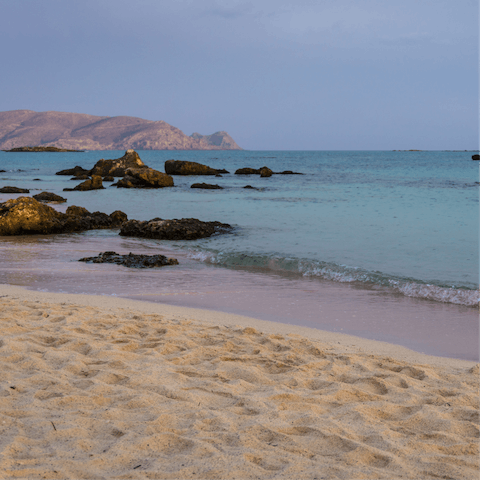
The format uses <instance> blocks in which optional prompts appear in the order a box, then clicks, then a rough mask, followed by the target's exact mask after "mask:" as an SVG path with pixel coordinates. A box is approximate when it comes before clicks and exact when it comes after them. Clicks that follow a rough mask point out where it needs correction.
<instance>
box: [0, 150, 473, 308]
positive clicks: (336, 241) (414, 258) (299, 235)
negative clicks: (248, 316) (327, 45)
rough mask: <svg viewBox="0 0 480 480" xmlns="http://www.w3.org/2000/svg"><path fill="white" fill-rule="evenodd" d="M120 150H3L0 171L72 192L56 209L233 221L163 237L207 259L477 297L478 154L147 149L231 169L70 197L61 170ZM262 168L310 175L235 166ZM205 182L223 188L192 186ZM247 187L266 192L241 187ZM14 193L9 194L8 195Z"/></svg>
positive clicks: (162, 157)
mask: <svg viewBox="0 0 480 480" xmlns="http://www.w3.org/2000/svg"><path fill="white" fill-rule="evenodd" d="M123 153H124V152H123V151H121V152H120V151H118V152H115V151H105V152H99V151H94V152H84V153H6V152H0V169H3V170H7V172H6V173H0V187H1V186H5V185H13V186H17V187H22V188H29V189H31V194H35V193H36V192H37V191H43V190H47V191H52V192H55V193H58V194H60V195H63V196H65V197H66V198H67V199H68V203H67V204H64V205H63V206H59V207H56V208H59V209H65V208H66V206H68V205H72V204H74V205H80V206H84V207H86V208H87V209H89V210H91V211H95V210H100V211H104V212H106V213H111V212H112V211H114V210H117V209H120V210H122V211H124V212H125V213H127V215H128V216H129V218H136V219H139V220H146V219H150V218H154V217H161V218H184V217H194V218H199V219H201V220H218V221H221V222H226V223H230V224H231V225H234V226H235V227H236V228H235V232H234V233H233V234H229V235H223V236H218V237H212V238H209V239H203V240H198V241H194V242H174V243H168V242H164V244H165V246H167V245H168V248H169V249H170V250H173V251H175V250H179V251H182V253H183V254H184V255H186V256H187V257H188V258H190V259H191V260H193V261H196V262H199V263H200V264H202V263H203V264H214V265H217V266H224V267H228V268H238V267H241V268H245V269H247V270H249V271H251V272H258V273H262V272H263V273H265V272H268V271H270V272H275V273H276V274H282V272H283V273H285V274H297V275H299V276H303V277H309V278H318V279H326V280H330V281H334V282H340V283H352V284H355V285H365V286H366V287H371V286H378V287H382V288H385V289H387V290H388V291H391V292H392V293H395V294H398V293H401V294H403V295H407V296H414V297H423V298H428V299H431V300H434V301H438V302H447V303H457V304H463V305H474V304H475V303H476V302H477V301H478V291H477V289H478V282H479V278H478V277H479V273H478V265H479V258H478V251H479V248H478V232H479V224H478V223H479V215H478V212H479V210H478V208H479V206H478V201H479V192H478V185H477V184H476V182H478V162H474V161H472V160H471V155H472V153H471V152H379V151H373V152H350V151H346V152H339V151H335V152H309V151H306V152H298V151H296V152H284V151H261V152H260V151H256V152H251V151H178V152H173V151H140V152H138V153H139V154H140V157H141V158H142V160H143V161H144V162H145V163H146V164H147V165H149V166H150V167H152V168H155V169H158V170H161V171H164V168H163V165H164V162H165V161H166V160H168V159H172V158H173V159H176V160H192V161H197V162H200V163H204V164H207V165H210V166H212V167H214V168H225V169H227V170H229V171H230V172H231V174H229V175H227V174H225V175H223V176H222V178H216V177H174V181H175V188H165V189H160V190H140V189H130V190H129V189H116V188H115V187H111V188H109V187H108V185H109V184H108V183H106V184H105V185H106V186H107V188H106V189H105V190H101V191H95V192H62V190H63V188H65V187H67V186H68V187H71V186H73V185H74V184H75V182H74V181H70V180H69V177H64V176H55V175H54V173H55V172H56V171H58V170H61V169H64V168H69V167H73V166H75V165H81V166H83V167H84V168H90V167H91V166H93V164H94V163H95V162H96V161H97V160H98V159H100V158H118V157H120V156H122V155H123ZM264 165H266V166H268V167H270V168H271V169H272V170H274V171H283V170H294V171H298V172H302V173H304V174H305V175H274V176H272V177H269V178H260V177H259V176H239V175H233V172H234V171H235V170H236V169H237V168H241V167H254V168H259V167H262V166H264ZM36 178H38V179H40V181H38V180H34V179H36ZM197 181H205V182H207V183H216V184H219V185H221V186H223V187H225V188H224V190H198V189H190V185H191V184H192V183H195V182H197ZM247 184H248V185H251V186H253V187H256V188H257V189H258V190H249V189H244V188H243V187H244V186H245V185H247ZM15 196H18V195H5V194H3V195H2V194H0V201H5V200H7V199H9V198H13V197H15ZM90 235H92V233H90ZM93 235H95V234H94V233H93ZM98 235H105V232H102V233H98ZM111 235H116V232H112V233H111ZM157 243H160V244H162V242H157Z"/></svg>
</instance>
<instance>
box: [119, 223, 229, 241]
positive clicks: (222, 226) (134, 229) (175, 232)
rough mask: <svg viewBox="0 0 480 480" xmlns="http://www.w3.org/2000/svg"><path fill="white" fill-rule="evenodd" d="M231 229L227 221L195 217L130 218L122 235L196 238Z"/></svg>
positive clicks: (174, 238)
mask: <svg viewBox="0 0 480 480" xmlns="http://www.w3.org/2000/svg"><path fill="white" fill-rule="evenodd" d="M231 230H232V227H231V226H230V225H228V224H226V223H220V222H202V221H200V220H197V219H195V218H182V219H180V220H176V219H175V220H162V219H161V218H154V219H152V220H149V221H145V222H141V221H138V220H129V221H127V222H125V223H124V224H123V225H122V227H121V229H120V235H123V236H126V237H128V236H129V237H142V238H157V239H164V240H196V239H197V238H206V237H210V236H212V235H213V234H215V233H227V232H230V231H231Z"/></svg>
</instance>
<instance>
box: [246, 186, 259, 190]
mask: <svg viewBox="0 0 480 480" xmlns="http://www.w3.org/2000/svg"><path fill="white" fill-rule="evenodd" d="M243 188H251V189H252V190H258V189H257V188H255V187H252V186H251V185H245V186H244V187H243Z"/></svg>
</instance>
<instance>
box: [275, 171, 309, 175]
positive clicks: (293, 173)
mask: <svg viewBox="0 0 480 480" xmlns="http://www.w3.org/2000/svg"><path fill="white" fill-rule="evenodd" d="M275 173H276V175H304V173H300V172H292V171H291V170H284V171H283V172H275Z"/></svg>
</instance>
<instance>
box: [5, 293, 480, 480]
mask: <svg viewBox="0 0 480 480" xmlns="http://www.w3.org/2000/svg"><path fill="white" fill-rule="evenodd" d="M0 305H1V307H0V322H1V337H0V358H1V365H2V368H1V377H0V431H1V436H0V477H1V478H28V479H30V478H46V479H65V478H73V479H75V478H87V479H104V478H105V479H110V478H122V479H127V478H151V479H154V478H155V479H156V478H158V479H164V478H165V479H167V478H168V479H182V478H196V479H203V478H205V479H224V478H229V479H237V478H238V479H242V478H259V479H270V478H275V479H277V478H285V479H287V478H298V479H335V478H341V479H356V478H358V479H360V478H361V479H397V478H403V479H414V478H415V479H417V478H418V479H434V478H435V479H438V478H448V479H470V478H472V479H474V478H475V479H476V478H478V468H479V462H478V438H479V415H478V411H479V398H478V393H479V392H478V386H479V365H478V364H475V363H473V362H468V361H463V360H455V359H448V358H441V357H432V356H426V355H422V354H419V353H415V352H413V351H411V350H408V349H406V348H404V347H398V346H394V345H391V344H387V343H381V342H374V341H370V340H363V339H360V338H357V337H352V336H347V335H341V334H336V333H330V332H324V331H320V330H314V329H309V328H305V327H296V326H292V325H285V324H277V323H273V322H266V321H260V320H256V319H252V318H247V317H240V316H235V315H228V314H225V313H219V312H211V311H207V310H193V309H187V308H179V307H172V306H166V305H161V304H153V303H146V302H135V301H132V300H126V299H117V298H115V297H106V296H104V297H101V296H82V295H67V294H55V293H44V292H34V291H29V290H26V289H22V288H20V287H13V286H8V285H1V286H0Z"/></svg>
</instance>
